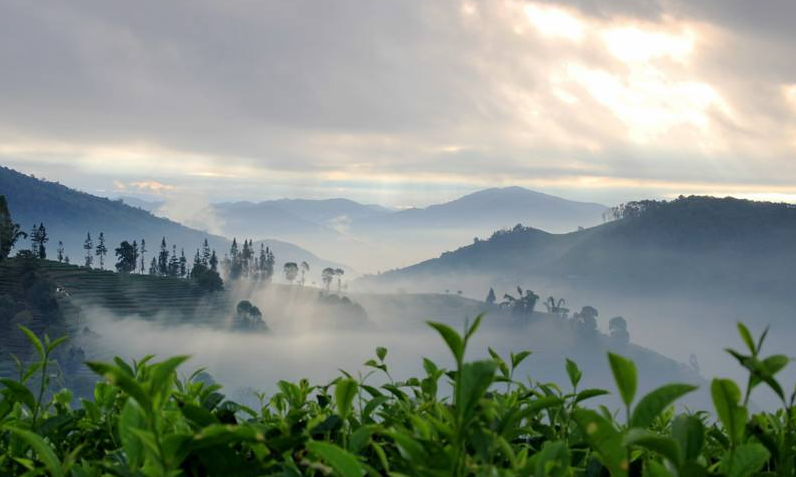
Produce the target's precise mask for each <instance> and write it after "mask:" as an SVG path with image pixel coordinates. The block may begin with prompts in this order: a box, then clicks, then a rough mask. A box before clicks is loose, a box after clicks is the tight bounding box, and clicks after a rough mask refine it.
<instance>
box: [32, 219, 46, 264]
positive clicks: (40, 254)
mask: <svg viewBox="0 0 796 477" xmlns="http://www.w3.org/2000/svg"><path fill="white" fill-rule="evenodd" d="M49 240H50V239H49V238H48V237H47V230H46V229H45V228H44V224H43V223H40V224H39V225H36V224H33V230H31V233H30V243H31V247H30V248H31V250H30V251H31V253H32V254H33V256H34V257H36V258H41V259H45V258H47V249H46V248H45V247H44V244H45V243H47V242H48V241H49Z"/></svg>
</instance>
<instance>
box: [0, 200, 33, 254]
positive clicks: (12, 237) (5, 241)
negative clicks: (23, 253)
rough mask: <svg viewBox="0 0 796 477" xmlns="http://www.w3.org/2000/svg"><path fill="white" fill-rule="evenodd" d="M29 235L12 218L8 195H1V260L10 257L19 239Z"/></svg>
mask: <svg viewBox="0 0 796 477" xmlns="http://www.w3.org/2000/svg"><path fill="white" fill-rule="evenodd" d="M27 236H28V234H26V233H25V232H23V231H22V229H20V228H19V224H16V223H14V221H12V220H11V212H10V211H9V210H8V202H7V201H6V196H4V195H0V261H2V260H4V259H6V258H7V257H8V254H10V253H11V249H13V248H14V245H16V243H17V240H19V239H20V238H26V237H27Z"/></svg>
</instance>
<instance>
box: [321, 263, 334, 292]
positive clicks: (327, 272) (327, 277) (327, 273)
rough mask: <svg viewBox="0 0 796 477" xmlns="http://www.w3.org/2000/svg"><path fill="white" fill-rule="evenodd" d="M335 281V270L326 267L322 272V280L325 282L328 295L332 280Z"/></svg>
mask: <svg viewBox="0 0 796 477" xmlns="http://www.w3.org/2000/svg"><path fill="white" fill-rule="evenodd" d="M333 279H334V268H331V267H326V268H324V269H323V271H322V272H321V280H322V281H323V286H324V287H325V288H326V293H329V286H330V285H331V284H332V280H333Z"/></svg>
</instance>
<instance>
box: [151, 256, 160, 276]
mask: <svg viewBox="0 0 796 477" xmlns="http://www.w3.org/2000/svg"><path fill="white" fill-rule="evenodd" d="M149 274H150V275H160V271H159V270H158V260H157V259H156V258H155V257H152V262H150V263H149Z"/></svg>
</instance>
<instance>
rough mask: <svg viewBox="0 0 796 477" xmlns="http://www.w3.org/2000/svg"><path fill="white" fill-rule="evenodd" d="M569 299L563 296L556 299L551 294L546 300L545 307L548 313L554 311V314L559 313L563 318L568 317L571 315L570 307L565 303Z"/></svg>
mask: <svg viewBox="0 0 796 477" xmlns="http://www.w3.org/2000/svg"><path fill="white" fill-rule="evenodd" d="M566 303H567V301H566V300H565V299H563V298H559V299H558V300H556V299H555V298H554V297H552V296H549V297H547V300H545V302H544V306H545V308H547V312H548V313H552V314H554V315H558V316H560V317H562V318H566V317H567V315H569V308H566V307H565V306H564V305H565V304H566Z"/></svg>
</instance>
